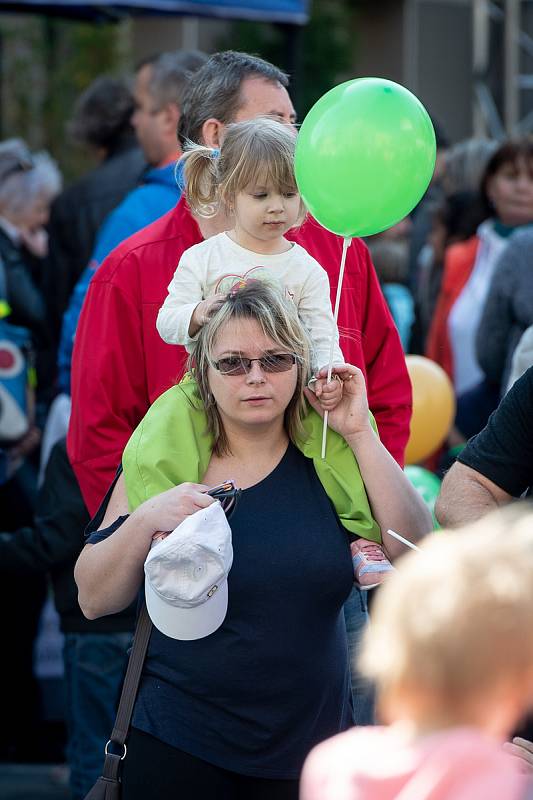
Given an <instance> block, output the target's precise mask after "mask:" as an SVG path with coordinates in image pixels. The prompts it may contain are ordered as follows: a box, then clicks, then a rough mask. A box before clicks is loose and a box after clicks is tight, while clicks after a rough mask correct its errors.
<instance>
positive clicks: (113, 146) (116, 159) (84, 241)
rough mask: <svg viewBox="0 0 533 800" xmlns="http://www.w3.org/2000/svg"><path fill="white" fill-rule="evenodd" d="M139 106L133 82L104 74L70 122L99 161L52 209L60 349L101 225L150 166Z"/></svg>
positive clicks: (51, 270)
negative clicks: (136, 125) (140, 135)
mask: <svg viewBox="0 0 533 800" xmlns="http://www.w3.org/2000/svg"><path fill="white" fill-rule="evenodd" d="M133 111H134V101H133V94H132V91H131V88H130V86H129V83H128V81H127V80H126V79H125V78H119V77H113V76H108V75H103V76H100V77H99V78H96V80H94V81H93V82H92V83H91V84H90V86H89V87H88V88H87V89H86V90H85V91H84V92H83V93H82V94H81V95H80V97H79V98H78V100H77V102H76V105H75V107H74V110H73V113H72V117H71V119H70V122H69V124H68V129H67V130H68V133H69V135H70V137H71V138H72V139H73V141H75V142H77V143H78V144H80V145H82V146H83V147H84V148H86V150H87V151H89V152H90V153H91V154H92V155H93V156H94V157H95V158H96V160H97V162H98V163H97V165H96V166H95V167H94V169H91V170H90V171H89V172H87V173H86V174H85V175H83V176H82V177H81V178H80V179H79V180H77V181H75V182H74V183H72V184H71V185H70V186H69V187H68V188H66V189H65V190H64V191H63V192H62V193H61V194H60V195H59V196H58V197H57V198H56V199H55V201H54V203H53V205H52V209H51V214H50V224H49V233H50V253H49V256H48V261H47V265H46V272H45V292H46V302H47V307H48V311H49V324H50V326H51V330H52V334H53V337H54V343H55V346H56V348H57V344H58V343H59V334H60V331H61V320H62V317H63V313H64V311H65V309H66V308H67V305H68V301H69V298H70V295H71V293H72V290H73V289H74V286H75V285H76V281H77V280H78V278H79V276H80V275H81V273H82V271H83V270H84V269H85V267H86V266H87V263H88V261H89V258H90V257H91V253H92V250H93V247H94V241H95V238H96V233H97V231H98V228H99V227H100V225H101V224H102V222H103V221H104V219H105V218H106V216H107V215H108V214H109V213H110V211H112V210H113V209H114V208H115V207H116V206H117V205H118V204H119V203H120V201H121V200H122V198H123V197H124V195H125V194H127V192H129V191H130V190H131V189H133V188H134V187H135V186H136V185H137V183H138V182H139V180H140V178H141V175H142V173H143V171H144V169H145V166H146V162H145V159H144V156H143V154H142V152H141V150H140V148H139V146H138V145H137V141H136V138H135V134H134V132H133V127H132V125H131V116H132V114H133Z"/></svg>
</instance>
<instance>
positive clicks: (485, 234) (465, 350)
mask: <svg viewBox="0 0 533 800" xmlns="http://www.w3.org/2000/svg"><path fill="white" fill-rule="evenodd" d="M480 194H481V204H482V205H481V209H482V214H483V216H484V217H485V221H484V222H483V223H482V224H481V225H480V226H479V227H478V229H477V231H476V234H475V235H474V236H472V237H470V238H469V239H467V240H466V241H464V242H460V243H457V244H453V245H451V246H450V247H449V248H447V250H446V253H445V258H444V272H443V279H442V285H441V290H440V293H439V298H438V301H437V304H436V308H435V314H434V317H433V320H432V324H431V327H430V331H429V335H428V340H427V346H426V355H427V356H428V357H429V358H431V359H433V360H434V361H436V362H437V363H438V364H440V365H441V366H442V367H443V368H444V369H445V371H446V372H447V373H448V375H449V376H450V378H451V380H452V382H453V384H454V388H455V393H456V396H457V415H456V420H455V428H456V431H455V432H454V434H453V436H452V441H451V443H452V444H457V443H458V442H460V441H464V440H465V439H466V438H469V437H470V436H472V435H473V434H475V433H477V432H478V431H479V430H480V429H481V428H482V427H483V425H484V424H485V422H486V420H487V419H488V416H489V414H490V412H491V411H492V410H493V409H494V408H495V406H496V405H497V402H498V397H499V390H498V387H497V386H496V387H495V386H494V384H492V383H489V382H488V381H487V380H486V379H485V376H484V373H483V371H482V369H481V367H480V365H479V362H478V360H477V356H476V350H475V341H476V334H477V330H478V327H479V323H480V320H481V315H482V312H483V307H484V304H485V300H486V298H487V295H488V292H489V287H490V284H491V281H492V277H493V275H494V272H495V268H496V265H497V263H498V260H499V258H500V256H501V255H502V253H503V251H504V249H505V247H506V246H507V244H508V242H509V238H510V236H511V234H512V233H514V231H516V230H517V229H518V228H520V227H521V226H524V225H528V224H530V223H531V222H533V140H531V139H528V138H525V139H521V140H516V141H506V142H504V143H503V144H502V145H500V147H498V149H497V150H496V151H495V152H494V153H493V155H492V156H491V158H490V159H489V161H488V164H487V166H486V168H485V171H484V175H483V178H482V181H481V191H480Z"/></svg>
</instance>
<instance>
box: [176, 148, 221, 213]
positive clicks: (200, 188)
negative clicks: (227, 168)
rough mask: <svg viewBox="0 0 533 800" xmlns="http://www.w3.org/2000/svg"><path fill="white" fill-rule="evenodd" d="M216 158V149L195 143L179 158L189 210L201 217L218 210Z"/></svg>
mask: <svg viewBox="0 0 533 800" xmlns="http://www.w3.org/2000/svg"><path fill="white" fill-rule="evenodd" d="M217 160H218V151H217V150H213V149H212V148H211V147H204V146H203V145H195V144H193V145H192V146H191V147H188V148H187V150H186V151H185V152H184V154H183V155H182V157H181V159H180V161H181V162H182V163H183V172H184V177H185V193H186V197H187V202H188V204H189V207H190V209H191V211H193V213H195V214H198V215H199V216H201V217H213V216H214V215H215V214H216V213H217V211H218V170H217Z"/></svg>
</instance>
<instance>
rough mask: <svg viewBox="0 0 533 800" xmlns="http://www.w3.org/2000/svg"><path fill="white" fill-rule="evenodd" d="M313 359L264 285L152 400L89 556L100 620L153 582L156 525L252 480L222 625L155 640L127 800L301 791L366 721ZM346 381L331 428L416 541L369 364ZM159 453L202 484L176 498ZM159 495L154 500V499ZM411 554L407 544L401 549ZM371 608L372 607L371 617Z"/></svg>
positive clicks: (409, 496)
mask: <svg viewBox="0 0 533 800" xmlns="http://www.w3.org/2000/svg"><path fill="white" fill-rule="evenodd" d="M310 352H311V343H310V341H309V336H308V334H307V333H306V330H305V328H304V326H303V325H302V324H301V322H300V321H299V319H298V314H297V311H296V309H295V307H294V304H292V303H291V302H289V301H287V300H285V299H284V298H283V297H282V295H281V293H280V292H279V291H277V290H275V289H273V288H271V287H268V286H266V285H264V284H260V283H258V284H253V285H249V286H246V287H244V288H243V289H242V290H241V291H239V292H236V293H234V294H232V295H230V296H228V297H227V299H226V300H225V301H224V302H223V303H222V305H221V308H220V309H219V310H218V311H217V312H216V313H215V314H214V315H213V316H212V318H210V319H209V320H208V321H207V322H206V324H205V325H204V326H203V327H202V329H201V331H200V333H199V336H198V338H197V340H196V342H195V346H194V351H193V354H192V365H193V366H194V372H195V378H196V382H191V383H190V384H189V387H190V388H187V387H188V384H187V383H181V384H179V385H177V386H175V387H173V388H172V389H170V390H169V391H168V392H166V393H165V394H164V395H162V396H161V397H160V398H159V399H158V400H157V401H156V403H155V404H154V405H153V406H152V408H151V409H150V411H149V413H148V414H147V416H146V417H145V420H144V421H143V422H142V423H141V426H140V428H139V430H138V432H137V433H136V434H135V435H134V436H136V445H135V447H134V448H130V453H129V455H128V456H127V457H125V458H124V462H123V463H124V474H123V475H122V476H121V477H119V478H118V479H117V481H116V483H115V486H114V488H113V490H112V492H111V494H110V499H109V500H108V502H107V508H106V510H105V513H104V514H103V519H102V523H101V526H100V530H99V531H98V532H97V533H96V534H94V535H92V536H91V537H90V538H89V540H88V544H87V545H86V547H85V549H84V551H83V553H82V554H81V556H80V559H79V561H78V564H77V566H76V580H77V582H78V587H79V599H80V605H81V607H82V609H83V611H84V613H85V614H86V616H88V617H89V618H95V617H99V616H102V615H105V614H110V613H113V612H115V611H118V610H119V609H120V608H124V607H125V606H127V605H128V604H129V603H130V602H131V601H132V600H134V599H135V597H136V595H137V593H138V592H139V590H140V589H141V588H142V583H143V564H144V561H145V559H146V557H147V554H148V552H149V550H150V547H151V543H152V538H153V536H154V535H157V533H158V532H159V531H172V530H174V528H175V527H176V526H177V525H178V524H179V523H180V522H182V521H183V520H184V519H185V518H186V517H188V516H189V515H191V514H193V513H194V512H195V511H197V510H199V509H203V508H206V507H207V506H208V505H209V504H211V503H212V502H213V501H214V499H213V498H212V497H211V496H209V494H207V491H208V490H209V487H212V486H218V485H219V484H221V483H223V482H225V481H227V480H228V478H232V479H233V480H234V482H235V484H236V485H237V486H239V487H240V488H241V489H242V493H241V496H240V498H239V502H238V503H237V505H236V507H235V508H234V510H233V513H232V515H231V519H230V523H231V529H232V540H233V566H232V567H231V571H230V572H229V578H228V590H229V605H228V611H227V614H226V617H225V619H224V621H223V622H222V624H221V625H220V627H219V628H218V629H217V630H216V631H215V632H214V633H212V634H211V635H209V636H206V637H205V638H201V639H196V640H194V641H187V642H183V641H177V640H174V639H171V638H169V637H166V636H164V635H163V634H161V633H160V632H159V631H158V630H157V629H156V628H154V630H153V632H152V637H151V641H150V645H149V650H148V655H147V659H146V661H145V665H144V671H143V677H142V680H141V686H140V690H139V694H138V697H137V701H136V706H135V710H134V716H133V722H132V729H131V731H130V736H129V741H128V752H127V757H126V758H125V760H124V763H123V774H122V780H123V799H124V800H136V799H137V798H143V800H150V798H160V797H166V796H168V797H171V796H173V795H174V794H175V795H179V796H180V798H183V800H188V799H189V798H190V799H191V800H192V798H194V800H197V798H199V797H216V798H228V800H234V799H235V800H237V799H238V798H247V800H248V798H254V799H255V800H261V799H262V798H264V799H265V800H269V799H270V798H272V799H273V800H274V798H275V800H284V798H291V799H293V800H296V798H297V797H298V776H299V773H300V769H301V766H302V764H303V760H304V758H305V756H306V754H307V753H308V752H309V750H310V749H311V747H312V746H313V745H314V744H315V743H317V742H319V741H321V740H322V739H324V738H326V737H327V736H329V735H331V734H333V733H336V732H338V731H341V730H344V729H346V728H348V727H350V726H351V725H352V724H353V709H352V701H351V692H350V680H349V665H348V658H347V647H346V630H345V626H344V619H343V616H342V607H343V604H344V602H345V600H346V598H347V597H348V595H349V593H350V591H351V589H352V585H353V569H352V564H351V558H350V548H349V542H350V536H349V534H348V533H347V530H346V528H345V527H344V526H343V525H342V524H341V522H340V520H339V518H338V516H337V514H336V512H335V510H334V508H333V505H332V503H331V502H330V500H329V498H328V495H327V493H326V490H325V488H324V486H323V482H321V480H322V481H323V476H322V478H320V477H319V474H318V469H317V468H315V466H316V461H319V460H320V459H319V458H317V459H316V461H315V462H314V460H313V459H312V458H309V457H307V456H306V455H305V454H304V452H302V449H303V448H304V446H305V438H306V428H305V424H306V422H305V420H306V419H307V418H308V417H309V414H308V413H307V411H306V400H307V401H308V402H309V403H310V404H311V405H312V406H313V408H314V409H315V411H316V412H319V408H320V407H319V403H318V401H317V400H316V398H315V396H314V395H313V394H312V393H311V392H309V390H308V389H307V388H305V387H306V385H307V381H308V379H309V375H310ZM342 377H343V379H344V391H343V397H342V400H341V402H340V403H339V405H338V406H337V408H336V409H335V410H334V411H333V412H331V413H330V426H331V428H332V429H333V433H332V435H334V436H338V437H342V438H344V440H345V441H346V442H347V443H348V445H349V449H350V450H351V452H352V454H353V456H354V458H355V459H357V463H358V465H359V470H360V473H361V476H362V479H363V481H364V483H365V487H366V495H364V497H361V502H365V501H366V502H367V503H368V504H369V507H370V508H371V513H372V516H373V517H374V518H375V520H376V523H377V525H378V526H379V527H380V529H381V530H382V531H385V530H387V528H389V527H390V528H394V529H395V530H398V531H402V532H403V533H405V534H407V535H408V536H409V537H410V538H411V539H413V540H417V539H419V538H420V537H421V536H422V535H424V534H425V533H426V532H427V531H429V530H430V529H431V520H430V519H429V515H428V513H427V511H426V509H425V507H424V505H423V503H422V501H421V499H420V498H419V496H418V494H417V493H416V491H415V490H414V489H413V488H412V487H411V485H410V484H409V482H408V481H407V479H406V478H405V476H404V474H403V472H402V471H401V469H400V468H399V467H398V466H397V464H396V462H395V461H394V460H393V459H392V458H391V456H390V455H389V454H388V453H387V451H386V450H385V448H384V447H383V446H382V445H381V444H380V442H379V439H378V437H377V436H376V435H375V433H374V431H373V428H372V426H371V423H370V419H369V414H368V405H367V401H366V392H365V387H364V380H363V377H362V374H361V372H360V370H358V369H357V368H356V367H354V366H351V365H349V364H346V365H344V367H343V370H342ZM184 392H185V393H186V394H187V396H188V397H189V400H190V414H191V416H194V415H197V417H196V422H197V425H198V427H197V428H196V433H195V435H196V439H197V442H196V444H197V448H196V449H197V456H196V462H197V463H195V464H193V465H192V466H191V464H190V463H185V462H187V452H189V454H190V452H191V451H190V449H189V451H187V443H185V444H184V443H183V442H182V441H180V432H181V428H180V419H179V414H180V413H181V409H182V407H183V403H181V402H180V403H176V402H175V399H176V398H177V397H178V396H181V395H182V394H183V393H184ZM173 401H174V402H173ZM175 407H178V408H179V409H180V411H179V412H178V414H177V415H176V413H175ZM316 418H317V420H318V421H319V416H318V413H316ZM201 420H205V423H204V430H202V429H201V427H200V426H201ZM189 427H190V426H189ZM186 430H187V429H186ZM204 439H205V442H204ZM332 441H333V440H331V439H330V440H329V442H328V446H330V445H331V446H333V445H332ZM132 453H133V455H132ZM162 459H163V460H164V461H165V463H169V462H172V463H174V462H175V463H176V467H175V468H176V471H177V473H179V472H180V471H181V472H182V473H183V474H187V472H189V473H191V474H193V473H194V474H196V475H198V477H201V480H200V481H191V480H189V481H187V482H185V483H179V485H176V486H174V487H173V488H170V489H167V490H166V491H163V489H164V488H165V487H164V483H162V482H161V481H159V483H158V480H159V478H158V475H159V474H160V470H158V465H160V463H161V460H162ZM177 473H176V474H177ZM175 482H176V483H178V481H177V480H175ZM141 485H142V486H143V487H146V486H147V487H148V489H147V490H146V488H141ZM157 490H159V491H160V492H161V493H160V494H155V492H156V491H157ZM146 491H148V494H149V495H150V494H151V493H152V492H154V495H153V496H150V497H149V499H145V500H144V501H142V502H141V500H142V497H143V496H146ZM367 497H368V499H367ZM132 508H133V509H134V510H133V511H131V513H130V514H129V516H128V511H129V510H130V509H132ZM401 549H402V548H401V545H399V544H398V543H397V542H396V541H395V540H393V541H391V542H390V546H389V548H388V552H389V555H390V556H391V557H392V558H394V557H395V556H396V555H398V554H399V552H400V551H401ZM363 609H364V603H363V602H361V616H362V617H363V616H364V615H365V612H364V610H363Z"/></svg>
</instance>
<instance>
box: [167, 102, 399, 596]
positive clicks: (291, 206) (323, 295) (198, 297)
mask: <svg viewBox="0 0 533 800" xmlns="http://www.w3.org/2000/svg"><path fill="white" fill-rule="evenodd" d="M295 142H296V137H295V134H294V131H292V129H291V128H290V127H289V126H286V125H283V124H281V123H280V122H278V121H276V120H273V119H270V118H267V117H262V118H256V119H253V120H250V121H246V122H239V123H235V124H233V125H229V126H228V127H227V129H226V133H225V137H224V141H223V143H222V146H221V149H220V152H218V151H215V150H212V149H211V148H208V147H203V146H200V145H198V146H196V145H193V146H191V148H189V149H188V150H187V151H186V152H185V154H184V155H183V157H182V160H183V162H184V177H185V185H186V189H185V191H186V197H187V202H188V204H189V206H190V208H191V210H192V211H193V213H195V214H196V215H198V216H200V217H202V216H203V217H212V216H215V215H216V214H220V213H222V214H225V215H226V218H227V219H229V220H230V221H231V228H230V229H229V230H227V231H225V232H223V233H219V234H217V235H215V236H212V237H210V238H208V239H206V240H204V241H203V242H201V243H199V244H196V245H194V246H193V247H191V248H189V249H188V250H187V251H185V253H183V255H182V257H181V259H180V262H179V264H178V268H177V269H176V272H175V273H174V277H173V279H172V281H171V283H170V285H169V287H168V295H167V297H166V299H165V302H164V304H163V306H162V307H161V309H160V311H159V315H158V318H157V330H158V331H159V334H160V335H161V337H162V338H163V339H164V341H165V342H167V343H168V344H181V345H184V346H185V347H186V348H187V349H189V350H190V346H191V344H192V342H193V341H194V338H195V336H196V335H197V334H198V332H199V331H200V329H201V327H202V325H203V324H204V323H205V322H206V320H207V319H209V316H210V315H211V314H213V313H214V312H215V311H216V310H217V309H218V307H219V304H220V301H221V300H222V299H223V298H224V297H226V296H227V295H228V294H229V293H231V292H232V291H235V290H237V289H238V288H239V287H241V286H242V285H243V284H246V283H249V282H250V281H264V282H267V283H272V284H275V285H277V286H278V287H280V288H281V289H282V291H283V292H284V293H285V295H286V296H287V297H289V298H290V299H291V300H292V301H293V302H294V303H295V304H296V306H297V308H298V312H299V315H300V317H301V319H302V322H303V323H304V324H305V326H306V327H307V329H308V331H309V332H310V334H311V337H312V340H313V342H314V345H315V351H314V359H313V371H314V377H313V378H312V382H311V383H310V386H311V387H312V388H313V391H314V392H315V393H316V396H317V398H319V400H320V404H321V407H322V409H323V410H324V411H331V410H333V409H334V408H335V407H336V405H337V404H338V403H339V401H340V399H341V396H342V381H341V380H340V377H339V376H337V379H335V366H338V367H340V366H342V365H343V364H344V357H343V354H342V351H341V349H340V347H339V333H338V330H337V328H336V326H335V325H334V320H333V314H332V310H331V299H330V287H329V280H328V276H327V273H326V271H325V270H324V269H323V268H322V267H321V266H320V264H319V263H318V262H317V261H316V260H315V259H314V258H313V257H312V256H310V255H309V253H307V251H306V250H305V249H304V248H303V247H301V246H300V245H299V244H297V243H295V242H290V241H288V240H287V239H286V238H285V234H286V233H287V231H288V230H290V229H291V228H293V227H295V226H296V225H298V224H301V223H302V222H303V220H304V218H305V214H306V210H305V206H304V204H303V201H302V199H301V197H300V195H299V194H298V189H297V186H296V179H295V176H294V148H295ZM332 336H334V349H333V363H334V368H333V378H334V379H333V380H331V381H329V382H328V381H327V378H326V377H325V375H326V374H327V373H326V368H327V365H328V364H329V360H330V349H331V338H332ZM276 358H277V357H276V354H272V355H271V356H270V361H271V362H272V363H271V364H270V363H269V365H268V369H269V370H270V371H276V370H277V365H276ZM224 361H225V369H226V366H227V365H226V362H230V366H229V367H227V371H226V373H225V374H227V375H231V364H233V365H234V371H235V374H237V372H238V370H241V373H242V361H241V358H240V354H239V353H235V354H231V358H230V359H228V358H226V359H225V360H224ZM279 368H283V366H282V365H280V366H279ZM352 555H353V559H354V569H355V572H356V580H357V582H358V584H359V585H360V587H361V588H364V589H368V588H370V587H371V586H375V585H377V584H378V583H381V582H382V580H383V578H384V576H385V575H386V574H387V572H390V570H391V569H392V566H391V564H390V562H389V561H388V559H387V557H386V555H385V553H384V551H383V549H382V548H381V546H380V545H379V544H377V543H376V542H370V541H366V540H364V539H357V540H356V541H354V542H353V543H352Z"/></svg>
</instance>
